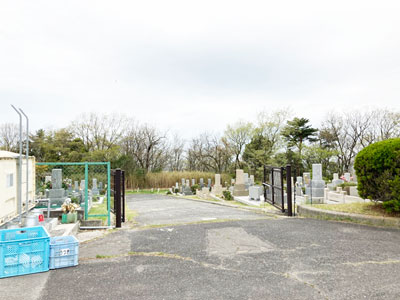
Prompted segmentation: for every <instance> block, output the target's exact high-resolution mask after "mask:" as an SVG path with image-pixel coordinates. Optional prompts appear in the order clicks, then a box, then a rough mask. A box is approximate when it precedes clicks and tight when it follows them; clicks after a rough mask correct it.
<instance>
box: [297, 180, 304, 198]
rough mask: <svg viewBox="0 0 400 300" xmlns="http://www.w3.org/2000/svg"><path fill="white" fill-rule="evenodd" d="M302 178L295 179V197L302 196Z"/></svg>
mask: <svg viewBox="0 0 400 300" xmlns="http://www.w3.org/2000/svg"><path fill="white" fill-rule="evenodd" d="M302 187H303V177H301V176H297V178H296V196H302V195H303V188H302Z"/></svg>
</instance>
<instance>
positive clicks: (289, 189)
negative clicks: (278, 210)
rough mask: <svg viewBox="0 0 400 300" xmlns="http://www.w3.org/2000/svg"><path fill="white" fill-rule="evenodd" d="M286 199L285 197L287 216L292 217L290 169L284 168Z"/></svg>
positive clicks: (288, 167)
mask: <svg viewBox="0 0 400 300" xmlns="http://www.w3.org/2000/svg"><path fill="white" fill-rule="evenodd" d="M286 197H287V209H288V216H290V217H291V216H292V215H293V213H292V167H291V166H290V165H287V166H286Z"/></svg>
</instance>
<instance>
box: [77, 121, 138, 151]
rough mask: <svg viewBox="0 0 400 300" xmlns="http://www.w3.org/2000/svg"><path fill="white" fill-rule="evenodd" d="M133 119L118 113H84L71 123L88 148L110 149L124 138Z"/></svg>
mask: <svg viewBox="0 0 400 300" xmlns="http://www.w3.org/2000/svg"><path fill="white" fill-rule="evenodd" d="M130 123H133V120H131V119H129V118H127V117H125V116H122V115H118V114H110V115H107V114H102V115H101V114H96V113H89V114H82V115H80V116H79V117H78V118H77V119H76V120H75V121H73V122H72V123H71V125H70V130H71V131H72V132H73V133H74V135H75V136H76V137H78V138H80V139H82V140H83V143H84V144H85V147H86V149H87V150H108V149H110V148H111V147H113V146H115V145H117V144H118V143H119V142H120V141H121V140H122V138H123V135H124V133H125V132H126V130H127V128H128V126H129V124H130Z"/></svg>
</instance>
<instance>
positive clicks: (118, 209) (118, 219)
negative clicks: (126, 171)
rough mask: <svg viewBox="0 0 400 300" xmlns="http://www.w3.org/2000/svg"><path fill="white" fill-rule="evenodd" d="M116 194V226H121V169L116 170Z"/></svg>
mask: <svg viewBox="0 0 400 300" xmlns="http://www.w3.org/2000/svg"><path fill="white" fill-rule="evenodd" d="M114 180H115V183H114V189H115V196H114V209H115V227H117V228H121V221H122V218H121V208H122V206H121V169H116V170H115V178H114Z"/></svg>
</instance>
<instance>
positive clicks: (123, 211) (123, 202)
mask: <svg viewBox="0 0 400 300" xmlns="http://www.w3.org/2000/svg"><path fill="white" fill-rule="evenodd" d="M121 175H122V179H121V189H122V193H121V198H122V201H121V202H122V222H124V223H125V171H122V172H121Z"/></svg>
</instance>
